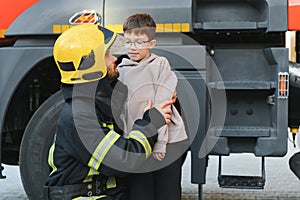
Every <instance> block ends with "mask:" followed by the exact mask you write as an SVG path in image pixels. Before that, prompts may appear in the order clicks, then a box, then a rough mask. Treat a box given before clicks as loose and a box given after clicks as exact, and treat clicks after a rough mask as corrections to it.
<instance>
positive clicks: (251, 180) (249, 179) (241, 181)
mask: <svg viewBox="0 0 300 200" xmlns="http://www.w3.org/2000/svg"><path fill="white" fill-rule="evenodd" d="M265 174H266V173H265V158H264V157H261V176H241V175H223V174H222V156H219V170H218V182H219V186H220V187H222V188H237V189H264V186H265V181H266V178H265V176H266V175H265Z"/></svg>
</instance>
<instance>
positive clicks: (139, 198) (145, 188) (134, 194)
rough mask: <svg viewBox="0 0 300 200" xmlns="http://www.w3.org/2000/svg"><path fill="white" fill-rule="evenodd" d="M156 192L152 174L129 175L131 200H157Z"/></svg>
mask: <svg viewBox="0 0 300 200" xmlns="http://www.w3.org/2000/svg"><path fill="white" fill-rule="evenodd" d="M154 192H155V190H154V182H153V175H152V173H151V172H148V173H137V174H131V175H129V196H130V200H155V196H154Z"/></svg>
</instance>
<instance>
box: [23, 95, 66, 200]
mask: <svg viewBox="0 0 300 200" xmlns="http://www.w3.org/2000/svg"><path fill="white" fill-rule="evenodd" d="M62 106H63V98H62V94H61V92H60V91H59V92H57V93H55V94H54V95H52V96H51V97H50V98H48V99H47V100H46V101H45V102H44V103H43V104H42V105H41V106H40V107H39V108H38V110H37V111H36V112H35V113H34V115H33V116H32V117H31V119H30V121H29V123H28V124H27V126H26V129H25V132H24V135H23V138H22V142H21V147H20V157H19V161H20V163H19V165H20V174H21V179H22V183H23V187H24V190H25V192H26V194H27V196H28V198H29V199H30V200H40V199H43V185H44V184H45V182H46V180H47V177H48V175H49V173H50V170H51V169H50V167H49V165H48V151H49V148H50V146H51V144H52V142H53V137H54V133H55V127H56V124H57V120H58V117H59V114H60V111H61V109H62Z"/></svg>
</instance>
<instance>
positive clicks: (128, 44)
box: [124, 40, 151, 49]
mask: <svg viewBox="0 0 300 200" xmlns="http://www.w3.org/2000/svg"><path fill="white" fill-rule="evenodd" d="M150 41H151V40H148V41H141V40H138V41H134V42H131V41H124V46H125V48H130V47H131V45H132V44H133V45H134V46H135V47H136V48H138V49H141V48H143V47H145V44H146V43H148V42H150Z"/></svg>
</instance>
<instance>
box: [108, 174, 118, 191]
mask: <svg viewBox="0 0 300 200" xmlns="http://www.w3.org/2000/svg"><path fill="white" fill-rule="evenodd" d="M115 187H117V181H116V177H114V176H110V177H108V179H107V181H106V189H110V188H115Z"/></svg>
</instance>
